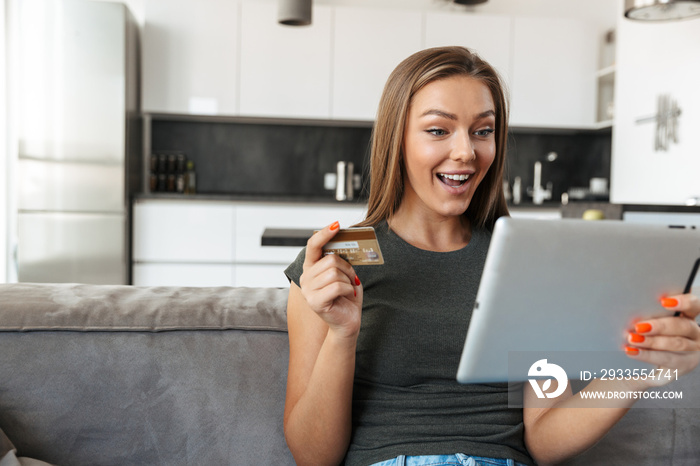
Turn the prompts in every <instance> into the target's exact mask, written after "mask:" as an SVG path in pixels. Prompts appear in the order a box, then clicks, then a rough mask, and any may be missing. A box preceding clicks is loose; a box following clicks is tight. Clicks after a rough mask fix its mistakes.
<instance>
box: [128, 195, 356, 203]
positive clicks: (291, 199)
mask: <svg viewBox="0 0 700 466" xmlns="http://www.w3.org/2000/svg"><path fill="white" fill-rule="evenodd" d="M134 199H136V200H147V199H165V200H173V201H239V202H274V203H284V202H286V203H290V204H345V205H363V204H366V203H367V200H366V199H359V198H358V199H354V200H352V201H336V200H335V198H334V197H333V196H331V195H329V196H328V197H318V196H288V195H260V194H204V193H203V194H178V193H139V194H136V195H135V196H134Z"/></svg>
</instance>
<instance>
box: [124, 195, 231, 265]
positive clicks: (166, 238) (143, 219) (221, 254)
mask: <svg viewBox="0 0 700 466" xmlns="http://www.w3.org/2000/svg"><path fill="white" fill-rule="evenodd" d="M234 217H235V213H234V206H233V204H232V203H228V202H218V201H193V200H182V201H180V200H148V201H141V202H139V201H137V202H136V203H135V204H134V208H133V223H134V226H133V228H134V233H133V259H134V261H136V262H151V263H153V262H158V263H167V262H170V263H200V264H201V263H214V264H216V263H218V264H226V263H233V258H234V249H233V235H234Z"/></svg>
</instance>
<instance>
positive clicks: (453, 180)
mask: <svg viewBox="0 0 700 466" xmlns="http://www.w3.org/2000/svg"><path fill="white" fill-rule="evenodd" d="M437 176H438V178H439V179H440V181H442V182H443V183H445V184H446V185H447V186H450V187H453V188H459V187H460V186H462V185H463V184H464V183H466V182H467V180H468V179H469V176H470V175H448V174H445V173H438V174H437Z"/></svg>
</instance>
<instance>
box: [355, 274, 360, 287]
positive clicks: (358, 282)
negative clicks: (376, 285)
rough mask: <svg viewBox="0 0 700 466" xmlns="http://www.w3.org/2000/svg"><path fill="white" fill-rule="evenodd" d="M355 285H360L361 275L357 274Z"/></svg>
mask: <svg viewBox="0 0 700 466" xmlns="http://www.w3.org/2000/svg"><path fill="white" fill-rule="evenodd" d="M355 286H360V277H358V276H357V275H355Z"/></svg>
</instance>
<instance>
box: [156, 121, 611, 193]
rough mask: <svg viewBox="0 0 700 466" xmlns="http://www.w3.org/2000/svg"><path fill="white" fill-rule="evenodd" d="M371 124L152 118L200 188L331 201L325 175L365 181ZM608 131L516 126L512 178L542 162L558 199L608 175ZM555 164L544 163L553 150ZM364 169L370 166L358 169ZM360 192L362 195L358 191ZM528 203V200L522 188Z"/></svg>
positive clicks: (164, 145) (526, 178) (526, 181)
mask: <svg viewBox="0 0 700 466" xmlns="http://www.w3.org/2000/svg"><path fill="white" fill-rule="evenodd" d="M370 139H371V128H369V127H352V126H322V125H318V124H296V123H292V124H288V123H286V122H285V123H284V124H277V123H274V124H268V123H266V122H255V123H248V122H244V123H241V122H237V121H233V122H229V121H223V122H222V121H187V120H180V119H169V118H167V117H166V118H162V119H159V118H155V117H154V118H153V119H152V121H151V152H152V153H155V152H161V151H180V152H184V153H185V155H186V156H187V157H188V158H189V159H190V160H192V161H194V163H195V169H196V172H197V191H198V192H199V193H203V194H252V195H263V196H265V195H270V196H289V197H295V196H300V197H302V196H303V197H317V198H327V199H329V200H331V199H333V196H334V192H333V191H328V190H325V189H324V186H323V178H324V174H325V173H334V172H335V170H336V163H337V162H338V161H341V160H344V161H351V162H353V163H354V164H355V167H356V168H355V172H356V173H358V172H362V174H363V181H365V182H366V181H367V180H366V178H367V167H368V160H369V147H370ZM610 147H611V134H610V130H602V131H579V132H569V133H561V132H558V133H553V134H552V133H548V132H533V131H532V130H528V131H518V130H517V129H516V130H512V131H511V134H510V137H509V140H508V152H507V158H508V161H507V165H506V178H507V179H508V181H509V182H510V184H511V186H512V182H513V179H514V178H515V177H516V176H520V177H521V178H522V184H523V189H525V187H528V186H532V181H533V164H534V163H535V162H536V161H537V160H542V161H543V168H542V182H543V185H546V183H547V182H550V181H551V182H552V183H553V186H554V189H553V191H554V192H553V196H552V200H554V201H558V200H559V199H560V197H561V193H562V192H565V191H566V190H567V189H568V188H569V187H572V186H581V187H587V186H588V181H589V179H590V178H592V177H604V178H609V177H610V150H611V149H610ZM552 151H554V152H557V154H558V158H557V160H556V161H554V162H546V161H545V160H546V156H547V154H548V153H549V152H552ZM360 167H364V168H360ZM358 195H359V196H360V197H361V196H362V195H361V194H359V193H358ZM523 196H524V197H523V202H528V198H527V196H526V195H525V193H523Z"/></svg>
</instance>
